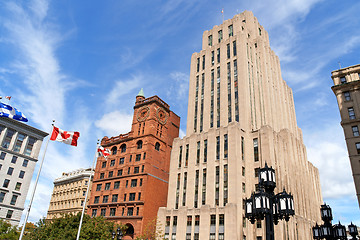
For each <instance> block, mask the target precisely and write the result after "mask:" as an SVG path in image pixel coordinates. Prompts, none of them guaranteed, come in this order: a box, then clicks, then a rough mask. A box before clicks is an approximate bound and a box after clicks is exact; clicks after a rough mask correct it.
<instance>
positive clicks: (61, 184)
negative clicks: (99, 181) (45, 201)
mask: <svg viewBox="0 0 360 240" xmlns="http://www.w3.org/2000/svg"><path fill="white" fill-rule="evenodd" d="M92 175H93V172H92V171H91V168H88V169H77V170H75V171H72V172H68V173H63V174H62V176H61V177H59V178H56V179H55V180H54V190H53V193H52V195H51V200H50V205H49V210H48V212H47V216H46V219H48V220H51V219H53V218H57V217H61V216H62V215H63V214H68V213H71V214H77V213H79V212H82V209H83V205H84V201H85V195H86V190H87V187H88V184H90V185H91V181H92V179H91V178H90V177H91V176H92ZM90 187H91V186H90ZM90 189H91V188H90ZM89 193H90V192H89Z"/></svg>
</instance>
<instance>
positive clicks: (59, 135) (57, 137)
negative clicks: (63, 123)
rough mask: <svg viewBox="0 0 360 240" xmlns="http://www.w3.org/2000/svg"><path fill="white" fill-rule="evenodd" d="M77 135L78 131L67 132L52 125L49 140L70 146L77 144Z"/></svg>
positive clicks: (78, 135)
mask: <svg viewBox="0 0 360 240" xmlns="http://www.w3.org/2000/svg"><path fill="white" fill-rule="evenodd" d="M79 137H80V133H79V132H67V131H64V130H61V129H60V128H57V127H55V126H54V127H53V131H52V133H51V137H50V140H52V141H58V142H63V143H66V144H69V145H72V146H77V140H78V138H79Z"/></svg>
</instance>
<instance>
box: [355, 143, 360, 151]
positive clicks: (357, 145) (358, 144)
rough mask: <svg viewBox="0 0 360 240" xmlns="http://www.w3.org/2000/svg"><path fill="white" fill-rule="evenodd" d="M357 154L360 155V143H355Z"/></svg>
mask: <svg viewBox="0 0 360 240" xmlns="http://www.w3.org/2000/svg"><path fill="white" fill-rule="evenodd" d="M355 147H356V151H357V154H360V143H355Z"/></svg>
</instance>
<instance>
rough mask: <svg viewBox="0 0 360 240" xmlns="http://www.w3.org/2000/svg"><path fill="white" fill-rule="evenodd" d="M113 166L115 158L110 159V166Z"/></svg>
mask: <svg viewBox="0 0 360 240" xmlns="http://www.w3.org/2000/svg"><path fill="white" fill-rule="evenodd" d="M112 166H115V159H114V160H111V161H110V167H112Z"/></svg>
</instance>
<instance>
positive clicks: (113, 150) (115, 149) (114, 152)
mask: <svg viewBox="0 0 360 240" xmlns="http://www.w3.org/2000/svg"><path fill="white" fill-rule="evenodd" d="M116 153H117V147H112V148H111V154H112V155H115V154H116Z"/></svg>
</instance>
